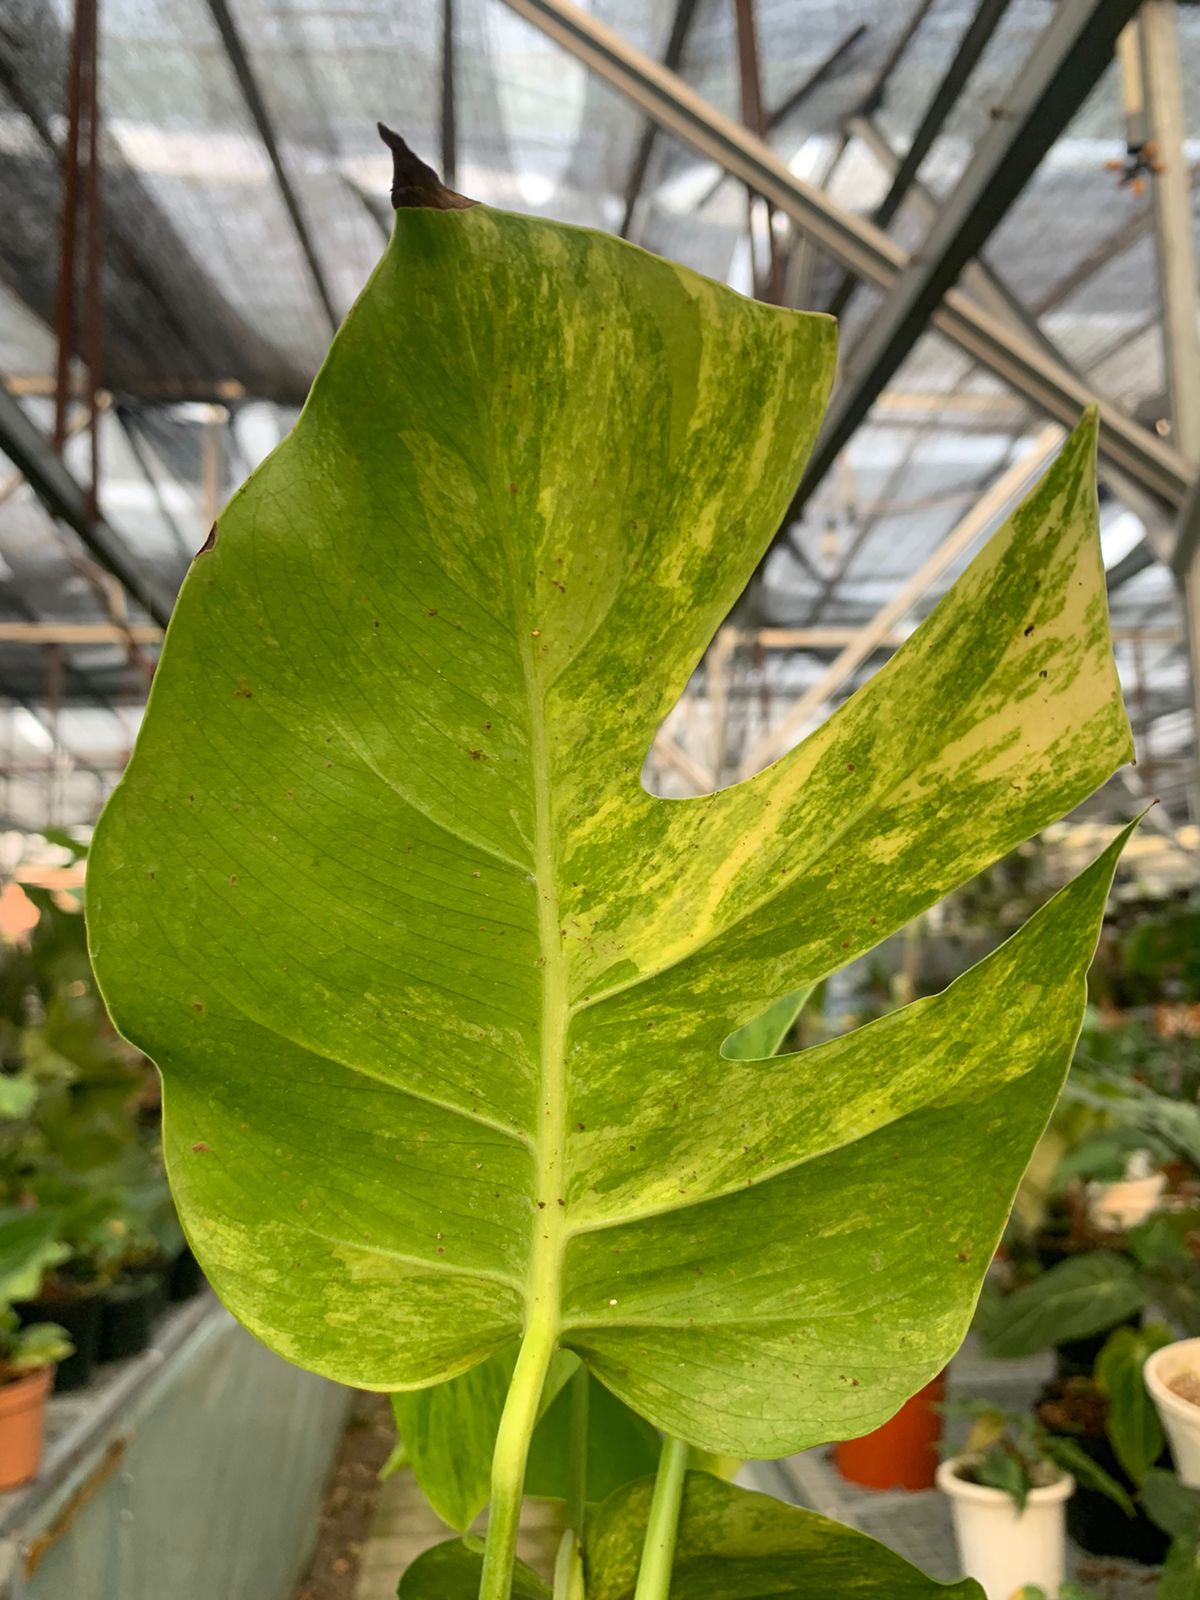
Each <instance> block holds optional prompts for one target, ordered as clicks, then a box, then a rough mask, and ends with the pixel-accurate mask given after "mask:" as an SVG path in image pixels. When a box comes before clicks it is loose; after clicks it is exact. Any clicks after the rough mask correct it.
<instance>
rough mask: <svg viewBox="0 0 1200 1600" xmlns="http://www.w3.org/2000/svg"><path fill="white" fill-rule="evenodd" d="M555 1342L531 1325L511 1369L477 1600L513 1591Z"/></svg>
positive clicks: (541, 1325) (542, 1327) (541, 1326)
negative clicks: (524, 1500) (525, 1493)
mask: <svg viewBox="0 0 1200 1600" xmlns="http://www.w3.org/2000/svg"><path fill="white" fill-rule="evenodd" d="M556 1342H557V1335H556V1332H555V1329H554V1327H553V1325H552V1324H550V1323H549V1322H545V1321H540V1320H539V1321H537V1322H531V1323H530V1325H529V1328H528V1329H527V1330H526V1334H525V1337H524V1339H523V1340H522V1341H521V1353H520V1354H519V1355H518V1357H517V1364H516V1366H515V1367H514V1368H513V1375H512V1382H511V1384H510V1385H509V1388H508V1398H507V1399H506V1400H505V1402H504V1411H503V1412H502V1414H501V1417H500V1426H499V1428H498V1429H497V1432H496V1451H495V1454H494V1455H493V1457H492V1501H491V1509H490V1510H489V1512H488V1530H487V1542H486V1544H485V1545H484V1551H483V1576H482V1577H481V1578H480V1580H479V1600H509V1594H510V1593H511V1590H512V1574H513V1562H514V1561H515V1559H516V1554H517V1525H518V1523H519V1522H520V1520H521V1492H522V1490H523V1488H524V1486H525V1462H526V1459H527V1457H528V1455H529V1441H530V1439H531V1438H532V1437H533V1429H534V1425H535V1424H536V1422H537V1415H538V1406H539V1404H540V1403H541V1398H542V1390H543V1388H544V1387H545V1383H546V1373H547V1370H548V1369H549V1366H550V1358H551V1356H552V1355H553V1354H554V1347H555V1344H556Z"/></svg>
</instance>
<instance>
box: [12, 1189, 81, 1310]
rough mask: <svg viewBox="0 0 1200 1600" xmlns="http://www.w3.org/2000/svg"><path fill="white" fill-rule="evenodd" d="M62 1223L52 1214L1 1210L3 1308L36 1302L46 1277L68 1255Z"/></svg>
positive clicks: (13, 1209)
mask: <svg viewBox="0 0 1200 1600" xmlns="http://www.w3.org/2000/svg"><path fill="white" fill-rule="evenodd" d="M59 1222H60V1219H59V1217H58V1216H57V1215H56V1213H54V1212H52V1211H42V1210H33V1211H24V1210H21V1209H19V1208H15V1207H14V1208H12V1209H9V1210H6V1211H0V1306H9V1305H12V1304H13V1303H14V1302H16V1301H20V1300H32V1299H34V1297H35V1296H36V1295H37V1293H38V1290H39V1289H40V1288H41V1286H42V1278H43V1277H44V1276H45V1274H46V1273H47V1272H48V1271H49V1270H50V1268H51V1267H54V1266H57V1265H58V1263H59V1262H60V1261H62V1260H64V1259H65V1257H66V1256H67V1255H68V1253H69V1252H68V1250H67V1248H66V1246H65V1245H63V1244H62V1243H61V1242H60V1240H59V1236H58V1230H59Z"/></svg>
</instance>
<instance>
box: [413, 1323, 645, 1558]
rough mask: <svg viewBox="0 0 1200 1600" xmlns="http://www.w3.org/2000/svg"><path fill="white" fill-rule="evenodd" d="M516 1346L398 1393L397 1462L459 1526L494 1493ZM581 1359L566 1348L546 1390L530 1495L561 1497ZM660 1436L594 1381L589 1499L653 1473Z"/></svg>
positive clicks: (530, 1471)
mask: <svg viewBox="0 0 1200 1600" xmlns="http://www.w3.org/2000/svg"><path fill="white" fill-rule="evenodd" d="M516 1353H517V1347H516V1346H515V1345H512V1346H510V1347H509V1348H508V1349H506V1350H501V1351H498V1352H497V1354H496V1355H494V1356H489V1357H488V1359H487V1360H486V1361H483V1362H481V1363H480V1364H479V1366H477V1367H473V1368H472V1369H471V1371H470V1372H467V1373H464V1374H463V1375H462V1376H461V1377H458V1378H451V1379H450V1380H449V1382H448V1383H440V1384H434V1385H432V1386H431V1387H430V1388H427V1389H415V1390H408V1391H405V1392H402V1393H399V1394H394V1395H393V1396H392V1409H393V1411H394V1413H395V1417H396V1427H397V1429H398V1431H399V1434H400V1438H401V1440H402V1442H403V1449H402V1450H401V1452H400V1454H399V1456H398V1459H397V1461H396V1464H395V1467H392V1465H391V1463H390V1462H389V1463H388V1465H387V1468H386V1469H385V1474H384V1475H385V1476H390V1474H391V1472H392V1471H395V1470H398V1469H399V1468H400V1467H401V1466H407V1467H410V1468H411V1469H412V1472H413V1476H414V1477H415V1478H416V1480H417V1482H418V1483H419V1484H420V1486H421V1490H422V1492H423V1493H424V1495H425V1497H426V1499H427V1500H428V1501H429V1503H430V1505H431V1506H432V1507H433V1509H434V1510H435V1511H436V1512H437V1514H438V1516H439V1517H441V1519H442V1520H443V1522H447V1523H449V1525H450V1526H451V1527H452V1528H457V1529H458V1530H459V1531H460V1532H462V1531H464V1530H465V1529H467V1528H469V1527H470V1526H471V1524H472V1523H473V1522H474V1521H475V1518H476V1517H477V1516H478V1515H479V1513H480V1512H481V1511H482V1510H483V1508H484V1507H485V1506H486V1505H487V1502H488V1498H489V1495H490V1491H491V1471H492V1456H493V1453H494V1451H495V1447H496V1430H497V1428H498V1427H499V1425H500V1413H501V1411H502V1410H503V1408H504V1400H505V1396H506V1395H507V1393H508V1386H509V1382H510V1380H511V1378H512V1371H513V1365H514V1362H515V1360H516ZM578 1365H579V1361H578V1357H576V1356H573V1355H571V1354H569V1353H568V1352H565V1351H563V1352H560V1353H559V1354H558V1355H557V1356H556V1357H555V1359H554V1361H553V1363H552V1364H551V1368H550V1373H549V1376H548V1377H547V1380H546V1386H545V1388H544V1390H543V1391H542V1401H541V1408H540V1412H539V1421H538V1424H537V1426H536V1428H535V1429H534V1434H533V1441H532V1444H531V1446H530V1451H529V1464H528V1467H527V1469H526V1473H525V1493H526V1494H527V1495H530V1496H533V1497H534V1498H537V1499H544V1500H563V1499H565V1498H566V1494H567V1479H568V1461H569V1456H570V1437H569V1425H570V1415H571V1407H570V1395H569V1393H568V1392H567V1388H568V1380H569V1378H570V1377H571V1375H572V1372H573V1370H574V1369H575V1368H577V1367H578ZM658 1452H659V1437H658V1434H657V1433H656V1432H655V1430H654V1429H653V1428H652V1427H651V1426H650V1425H649V1423H647V1422H644V1421H643V1420H642V1419H641V1417H639V1416H637V1414H636V1413H635V1412H633V1411H631V1410H630V1409H629V1407H628V1406H626V1405H624V1404H623V1403H622V1402H621V1401H620V1400H618V1399H617V1397H616V1396H615V1395H613V1394H610V1393H609V1392H608V1390H607V1389H606V1388H605V1387H604V1385H603V1384H601V1383H597V1382H596V1380H595V1379H594V1378H590V1379H589V1400H588V1432H587V1462H588V1466H587V1497H588V1499H589V1500H603V1499H605V1498H606V1497H607V1496H608V1495H610V1494H611V1493H612V1492H613V1490H614V1489H617V1488H619V1487H620V1486H621V1484H623V1483H628V1482H629V1481H630V1480H631V1479H633V1478H640V1477H642V1476H643V1475H644V1474H645V1473H647V1472H653V1471H654V1468H655V1466H656V1465H657V1463H658Z"/></svg>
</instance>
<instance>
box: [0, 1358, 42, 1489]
mask: <svg viewBox="0 0 1200 1600" xmlns="http://www.w3.org/2000/svg"><path fill="white" fill-rule="evenodd" d="M53 1381H54V1368H53V1367H42V1368H41V1370H40V1371H38V1372H31V1373H29V1374H28V1375H27V1376H26V1377H24V1378H17V1379H16V1381H15V1382H13V1383H6V1384H4V1385H2V1386H0V1489H15V1488H16V1487H17V1486H18V1484H22V1483H28V1482H29V1480H30V1479H31V1478H36V1477H37V1470H38V1468H39V1467H40V1466H41V1464H42V1441H43V1439H44V1438H45V1436H46V1401H47V1399H48V1398H49V1395H50V1385H51V1384H52V1383H53Z"/></svg>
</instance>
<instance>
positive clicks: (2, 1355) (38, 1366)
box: [0, 1306, 72, 1490]
mask: <svg viewBox="0 0 1200 1600" xmlns="http://www.w3.org/2000/svg"><path fill="white" fill-rule="evenodd" d="M71 1349H72V1346H71V1341H70V1339H69V1338H68V1337H67V1333H66V1329H65V1328H62V1327H60V1326H59V1325H58V1324H57V1323H53V1322H35V1323H31V1324H28V1325H25V1326H22V1324H21V1322H20V1319H19V1318H18V1317H17V1314H16V1312H15V1311H14V1310H13V1309H12V1307H11V1306H5V1307H4V1308H3V1310H0V1490H2V1489H15V1488H16V1487H17V1486H18V1485H19V1484H22V1483H28V1482H29V1480H30V1479H31V1478H34V1477H36V1476H37V1470H38V1467H39V1466H40V1465H41V1460H42V1443H43V1440H44V1438H45V1432H46V1401H47V1400H48V1399H49V1396H50V1389H51V1386H52V1383H53V1378H54V1368H55V1365H56V1364H57V1363H58V1362H59V1361H62V1360H64V1359H65V1358H66V1357H68V1356H69V1355H70V1354H71Z"/></svg>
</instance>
